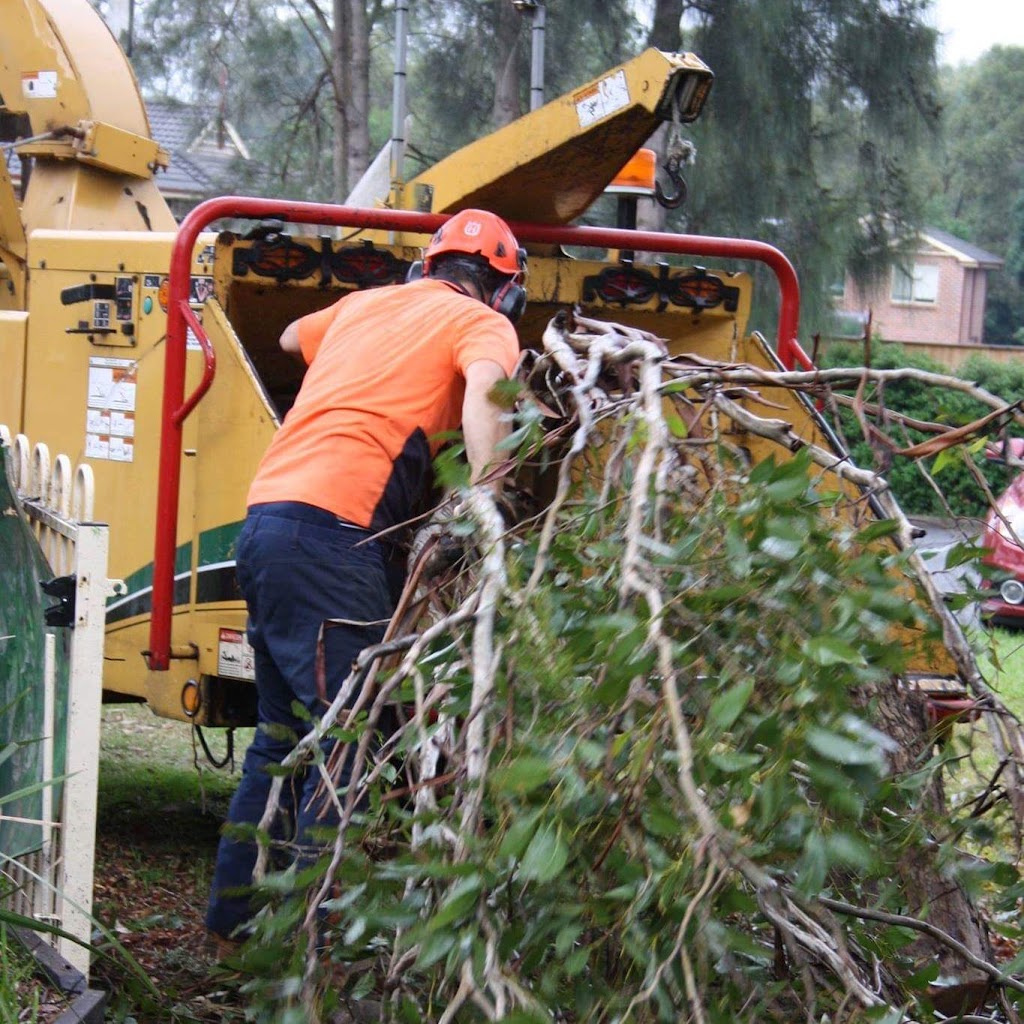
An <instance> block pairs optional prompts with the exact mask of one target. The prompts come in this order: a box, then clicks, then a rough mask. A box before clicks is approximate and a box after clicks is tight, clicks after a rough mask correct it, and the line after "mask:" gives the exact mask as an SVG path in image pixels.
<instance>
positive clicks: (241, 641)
mask: <svg viewBox="0 0 1024 1024" xmlns="http://www.w3.org/2000/svg"><path fill="white" fill-rule="evenodd" d="M217 675H219V676H224V677H225V678H227V679H255V678H256V662H255V658H254V656H253V653H252V648H251V647H250V646H249V644H248V643H247V642H246V639H245V633H244V632H243V631H242V630H240V629H224V628H223V627H222V628H221V630H220V637H219V639H218V642H217Z"/></svg>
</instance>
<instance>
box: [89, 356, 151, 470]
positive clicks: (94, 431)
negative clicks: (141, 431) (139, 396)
mask: <svg viewBox="0 0 1024 1024" xmlns="http://www.w3.org/2000/svg"><path fill="white" fill-rule="evenodd" d="M137 376H138V366H137V364H136V362H135V360H133V359H110V358H107V357H105V356H93V357H92V358H91V359H90V360H89V394H88V397H87V400H86V406H87V408H86V415H85V455H86V458H89V459H108V460H109V461H111V462H133V461H134V460H135V441H134V438H135V389H136V385H137Z"/></svg>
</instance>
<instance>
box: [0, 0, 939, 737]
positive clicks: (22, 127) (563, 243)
mask: <svg viewBox="0 0 1024 1024" xmlns="http://www.w3.org/2000/svg"><path fill="white" fill-rule="evenodd" d="M711 82H712V75H711V71H710V70H709V69H708V68H707V67H706V66H705V65H704V64H703V63H702V62H701V61H700V60H699V59H698V58H697V57H695V56H694V55H692V54H667V53H662V52H660V51H657V50H653V49H652V50H647V51H645V52H643V53H641V54H640V55H639V56H637V57H636V58H634V59H632V60H629V61H627V62H626V63H624V64H622V65H620V66H619V67H615V68H612V69H610V70H608V71H607V72H605V73H604V74H602V75H601V76H600V77H599V78H598V79H596V80H595V81H593V82H590V83H587V84H585V85H583V86H581V87H580V88H579V89H577V90H574V91H573V92H570V93H568V94H566V95H564V96H561V97H559V98H557V99H555V100H553V101H551V102H549V103H547V104H546V105H543V106H541V107H539V108H538V109H536V110H534V111H532V112H531V113H530V114H528V115H526V116H524V117H522V118H521V119H519V120H518V121H516V122H514V123H513V124H511V125H509V126H507V127H505V128H503V129H501V130H499V131H496V132H494V133H493V134H491V135H489V136H487V137H486V138H483V139H481V140H479V141H477V142H475V143H473V144H471V145H469V146H467V147H465V148H464V149H462V150H459V151H458V152H456V153H454V154H453V155H451V156H449V157H448V158H446V159H445V160H442V161H441V162H440V163H438V164H437V165H436V166H434V167H432V168H430V169H429V170H427V171H425V172H423V173H422V174H420V175H419V176H417V177H415V178H414V179H412V180H411V181H408V182H403V181H401V180H398V179H397V178H396V179H394V180H392V185H391V190H390V194H389V195H388V197H387V198H386V200H385V201H384V203H383V204H382V205H381V206H379V207H377V208H373V209H366V208H358V209H357V208H346V207H338V206H328V205H318V204H301V203H280V202H274V201H271V200H262V199H231V198H227V199H218V200H212V201H209V202H208V203H206V204H203V205H202V206H201V207H200V208H199V209H198V210H196V211H194V212H193V213H192V214H190V215H189V217H188V218H187V219H186V221H185V222H184V223H183V224H182V225H181V227H180V228H179V227H178V226H177V225H176V224H175V222H174V219H173V217H172V216H171V214H170V212H169V210H168V208H167V205H166V203H165V201H164V199H163V198H162V196H161V194H160V191H159V189H158V180H159V174H160V171H161V169H162V168H164V167H165V166H166V164H167V159H168V158H167V154H166V153H165V152H164V151H163V150H162V149H161V148H160V146H159V145H158V144H157V143H156V142H155V141H154V140H153V139H152V136H151V132H150V129H149V123H148V120H147V115H146V110H145V105H144V103H143V101H142V99H141V97H140V95H139V90H138V87H137V84H136V82H135V78H134V75H133V74H132V71H131V68H130V66H129V64H128V62H127V60H126V58H125V56H124V54H123V53H122V52H121V50H120V48H119V46H118V44H117V42H116V41H115V40H114V38H113V36H112V35H111V34H110V32H109V30H108V29H107V28H106V26H105V25H104V24H103V22H102V21H101V19H100V18H99V17H98V15H96V13H95V12H94V11H93V10H92V8H91V7H90V6H89V4H88V3H87V0H0V99H2V106H0V143H3V145H4V146H5V150H4V152H5V154H6V152H7V151H8V150H9V149H10V148H12V147H13V149H14V151H15V152H16V153H17V155H18V157H19V160H20V164H21V168H22V181H21V187H20V189H19V190H18V191H17V192H16V190H15V188H14V185H13V184H12V181H11V178H10V175H9V174H8V171H7V169H6V161H5V160H0V366H2V368H3V371H2V373H0V423H4V424H6V427H7V432H8V435H9V440H8V443H9V444H10V445H12V446H13V447H14V453H13V454H14V456H15V457H16V458H21V459H24V460H30V459H31V458H32V452H33V446H35V445H36V444H40V443H42V444H45V445H46V446H47V448H48V449H49V450H50V451H52V452H57V451H59V452H65V453H67V454H68V455H69V456H70V457H71V458H72V459H77V460H79V461H85V462H88V464H89V465H91V467H92V469H93V471H94V474H95V484H96V515H97V518H98V519H101V520H103V521H106V522H108V523H109V524H110V537H111V549H110V575H111V576H112V577H120V578H122V579H123V580H124V581H125V583H126V592H125V593H124V594H123V595H122V596H118V597H115V598H112V599H111V600H110V602H109V604H108V608H107V631H106V647H105V669H104V676H103V687H104V691H105V694H107V695H108V696H109V697H110V698H111V699H136V700H144V701H146V702H148V704H149V705H150V707H151V708H152V709H153V710H154V711H155V712H156V713H158V714H160V715H165V716H170V717H175V718H180V719H185V720H191V721H192V722H194V723H196V724H201V725H207V724H210V725H234V724H243V723H247V722H251V721H253V720H254V709H255V694H254V687H253V686H252V682H251V680H252V666H251V662H250V660H249V656H248V649H247V646H246V644H245V635H244V630H245V607H244V604H243V602H242V601H241V599H240V597H239V594H238V591H237V587H236V585H235V580H234V561H233V547H234V543H235V538H236V535H237V532H238V529H239V527H240V523H241V520H242V518H243V516H244V514H245V497H246V492H247V489H248V486H249V482H250V480H251V479H252V477H253V474H254V471H255V469H256V466H257V463H258V461H259V459H260V457H261V455H262V454H263V452H264V450H265V449H266V447H267V444H268V442H269V441H270V439H271V436H272V435H273V433H274V431H275V429H276V428H277V426H278V424H279V423H280V422H281V419H282V418H283V416H284V414H285V413H286V412H287V409H288V408H289V405H290V402H291V400H292V399H293V397H294V395H295V393H296V390H297V388H298V386H299V384H300V381H301V369H300V368H299V367H298V366H297V365H296V364H295V363H294V362H293V361H292V360H290V359H289V358H287V357H286V356H284V355H283V354H282V353H281V351H280V349H279V347H278V338H279V336H280V334H281V331H282V329H283V328H284V327H285V325H286V324H288V323H289V322H290V321H291V320H293V319H294V318H295V317H297V316H300V315H302V314H305V313H308V312H310V311H312V310H314V309H317V308H320V307H323V306H325V305H327V304H328V303H330V302H333V301H335V300H336V299H337V298H338V297H339V296H340V295H342V294H344V293H345V292H346V291H350V290H353V289H357V288H367V287H374V286H375V285H380V284H384V283H394V282H398V281H401V280H403V279H404V277H405V274H406V272H407V270H408V267H409V265H410V263H411V262H412V261H414V260H415V259H417V258H418V257H419V251H420V247H421V246H423V245H424V244H425V242H426V239H427V237H428V236H429V233H430V232H432V231H433V230H434V229H435V228H436V227H437V226H438V225H439V224H440V223H441V222H443V219H444V218H445V217H446V216H449V215H451V214H452V213H455V212H457V211H458V210H461V209H465V208H469V207H478V208H486V209H489V210H493V211H494V212H496V213H498V214H500V215H501V216H503V217H504V218H506V219H507V220H508V221H509V222H510V223H511V224H512V226H513V229H514V230H515V231H516V233H517V236H518V237H519V239H520V240H521V241H522V242H523V244H525V246H526V247H527V249H528V252H529V274H528V278H527V288H528V293H529V304H528V307H527V311H526V314H525V315H524V317H523V319H522V321H521V323H520V325H519V333H520V338H521V342H522V345H523V346H524V347H536V346H538V345H539V342H540V337H541V334H542V332H543V330H544V327H545V326H546V324H547V323H548V321H549V320H550V319H551V317H552V316H553V315H554V314H555V313H556V312H557V311H559V310H560V309H565V308H571V307H573V306H579V307H580V308H581V309H582V310H583V312H584V313H586V314H587V315H590V316H596V317H601V316H606V317H611V318H613V319H615V320H617V321H618V322H620V323H624V324H629V325H634V326H637V327H641V328H644V329H646V330H649V331H652V332H654V333H656V334H657V335H659V336H661V337H663V338H666V339H668V344H669V349H670V351H672V352H682V351H686V352H692V353H695V354H697V355H700V356H705V357H708V358H711V359H717V360H731V361H737V362H739V361H745V362H749V363H752V364H754V365H758V366H763V367H767V368H772V369H774V368H778V367H779V366H780V365H782V364H785V365H790V366H792V365H795V364H798V363H802V364H803V365H807V359H806V356H805V355H804V354H803V352H802V350H801V349H800V347H799V345H798V343H797V341H796V332H797V317H798V306H799V292H798V287H797V282H796V277H795V274H794V273H793V269H792V267H791V265H790V264H789V262H788V261H787V260H786V258H785V257H784V256H783V255H782V254H781V253H779V252H778V251H777V250H775V249H773V248H772V247H771V246H768V245H765V244H763V243H759V242H756V241H747V240H742V239H721V238H718V239H716V238H703V237H694V236H684V235H671V234H661V233H643V232H631V231H628V230H625V229H607V230H605V229H600V228H577V227H571V226H570V225H571V224H572V222H573V221H574V220H575V219H576V218H578V217H579V216H580V215H581V214H583V213H584V212H585V211H586V210H587V209H588V208H589V207H590V206H591V204H593V203H594V201H595V200H597V199H598V198H599V197H600V196H601V195H602V194H603V192H604V191H605V189H606V188H607V187H608V185H609V184H610V183H611V182H612V181H613V179H614V178H615V177H616V175H617V173H618V172H619V171H620V169H622V168H623V166H624V165H626V163H627V161H629V159H630V158H631V157H632V156H633V155H634V153H635V152H636V151H637V150H638V148H639V147H641V146H642V145H643V144H644V142H645V141H646V140H647V139H648V138H649V137H650V136H651V135H652V133H653V132H654V131H655V130H656V129H657V128H658V127H659V125H661V124H663V123H666V122H668V123H670V124H671V123H674V124H675V125H676V126H677V127H678V125H680V124H682V123H685V122H688V121H691V120H693V119H694V118H696V117H697V116H698V115H699V114H700V111H701V108H702V106H703V104H704V101H705V99H706V97H707V95H708V92H709V90H710V87H711ZM225 219H228V221H227V222H229V223H230V224H231V225H233V226H236V225H238V224H239V223H242V222H245V223H247V224H248V225H249V226H248V227H247V228H243V229H241V230H231V231H221V232H220V233H219V234H213V233H209V229H210V228H212V227H214V226H216V224H217V222H218V221H219V222H220V223H221V224H223V223H225ZM275 222H282V223H275ZM284 222H287V223H306V224H314V225H321V226H324V227H327V228H332V229H333V228H338V227H341V228H344V229H345V230H344V231H343V232H337V231H334V230H330V231H326V232H325V233H323V234H321V235H319V236H318V235H315V234H313V235H310V234H309V233H308V232H307V233H298V232H295V233H289V232H287V231H285V230H284V228H283V226H282V224H283V223H284ZM577 246H586V247H589V248H587V249H586V250H585V251H587V252H593V251H605V252H607V253H608V256H607V258H606V259H603V260H598V259H592V258H574V257H573V256H571V255H569V253H568V252H567V249H568V248H569V247H577ZM577 251H584V250H577ZM634 252H643V253H648V254H650V253H653V254H656V255H655V257H653V258H652V259H651V261H650V262H648V263H641V262H639V261H634V260H633V259H631V258H627V257H629V256H631V255H632V253H634ZM657 254H665V255H666V256H670V257H672V258H671V259H664V260H663V259H658V258H657ZM708 259H746V260H751V261H760V262H762V263H764V264H766V265H768V266H769V267H770V269H771V270H772V271H773V272H774V273H775V275H776V277H777V279H778V282H779V287H780V291H781V299H782V303H781V309H782V313H781V317H780V321H779V324H778V329H777V331H776V332H775V338H774V339H773V340H774V347H773V346H772V345H770V344H769V343H768V342H767V341H766V340H765V338H763V337H762V336H761V335H760V334H758V333H756V332H752V331H750V329H749V327H748V318H749V312H750V305H751V278H750V276H749V275H748V274H747V273H730V272H717V271H714V270H712V269H708V266H707V263H706V261H707V260H708ZM696 261H699V265H697V262H696ZM779 401H780V402H783V403H785V404H786V410H785V412H784V413H782V414H781V415H785V416H786V417H787V419H788V420H790V421H791V422H792V423H793V424H794V426H795V429H797V430H798V431H799V432H800V433H801V434H803V435H804V436H806V437H808V438H812V437H813V438H818V439H821V438H823V437H825V436H826V434H827V429H826V428H825V426H824V424H823V422H822V421H821V420H820V419H819V418H818V417H817V415H816V413H815V410H814V408H813V407H812V406H811V405H809V404H807V403H806V402H804V401H803V400H802V399H801V398H800V397H799V396H797V395H794V394H792V393H790V392H784V393H783V394H782V397H781V398H779ZM760 444H761V443H760V442H759V441H758V439H756V438H749V448H750V450H751V452H752V454H753V456H754V458H757V455H758V452H759V450H760ZM922 671H926V672H928V673H931V674H934V675H936V676H953V675H954V674H955V673H954V670H953V667H952V664H951V662H950V659H949V656H948V654H947V653H946V652H945V650H944V649H943V648H942V647H937V648H936V649H935V650H934V651H932V652H931V654H930V655H929V657H928V664H927V665H923V666H922Z"/></svg>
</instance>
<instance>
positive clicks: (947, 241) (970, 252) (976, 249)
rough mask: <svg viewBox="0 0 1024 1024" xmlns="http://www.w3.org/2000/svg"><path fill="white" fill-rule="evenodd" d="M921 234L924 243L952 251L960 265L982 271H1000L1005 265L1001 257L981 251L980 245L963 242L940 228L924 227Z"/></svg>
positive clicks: (984, 250)
mask: <svg viewBox="0 0 1024 1024" xmlns="http://www.w3.org/2000/svg"><path fill="white" fill-rule="evenodd" d="M921 234H922V236H923V237H924V239H925V241H929V242H933V243H937V244H938V245H939V247H940V248H943V249H952V250H953V251H954V255H956V257H957V258H958V259H959V260H960V262H961V263H968V264H972V265H976V266H978V267H981V268H982V269H984V270H1000V269H1001V268H1002V267H1003V265H1004V263H1005V260H1004V259H1003V258H1002V257H1001V256H996V254H995V253H991V252H989V251H988V250H987V249H982V248H981V246H980V245H972V244H971V243H970V242H965V241H964V240H963V239H962V238H957V237H956V235H951V234H950V233H949V232H948V231H943V230H942V229H941V228H933V227H926V228H924V229H923V230H922V232H921Z"/></svg>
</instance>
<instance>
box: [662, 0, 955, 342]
mask: <svg viewBox="0 0 1024 1024" xmlns="http://www.w3.org/2000/svg"><path fill="white" fill-rule="evenodd" d="M927 7H928V0H835V2H832V3H829V4H821V3H818V2H815V0H757V2H754V0H716V2H715V3H707V2H705V0H656V2H655V5H654V8H653V21H652V23H651V25H652V29H651V36H650V39H651V41H652V43H654V45H658V46H661V47H668V46H675V45H676V44H677V38H679V37H677V36H676V34H675V33H676V32H677V31H678V30H679V27H680V18H682V26H683V30H682V33H681V46H682V48H683V49H688V50H693V51H695V52H696V53H697V54H698V55H699V56H701V57H702V58H703V59H704V60H705V61H706V62H707V63H708V64H709V65H710V66H711V68H712V70H713V71H714V72H715V76H716V80H715V86H714V88H713V90H712V94H711V99H710V101H709V103H708V106H707V109H706V112H705V114H704V116H703V118H702V119H701V120H700V121H699V122H697V123H696V124H695V125H694V126H693V128H692V130H690V131H689V132H688V133H687V134H688V135H689V136H690V137H692V139H693V141H694V142H695V143H696V145H697V163H696V165H695V167H693V168H692V169H690V171H689V172H688V174H687V178H688V179H689V184H690V190H689V198H688V200H687V203H686V206H685V207H684V209H683V210H682V211H681V212H680V213H679V214H676V215H673V216H671V217H670V223H672V224H673V225H674V226H676V227H678V228H682V229H684V230H687V231H694V232H698V233H700V232H703V233H708V234H721V235H725V234H729V235H745V236H753V237H757V238H761V239H764V240H767V241H771V242H774V243H776V244H778V245H780V247H782V248H783V249H784V250H785V251H786V252H787V254H788V255H789V256H790V257H791V258H792V259H793V261H794V262H795V264H796V265H797V269H798V271H799V272H800V276H801V280H802V283H803V285H804V293H805V308H806V315H805V323H806V325H807V326H808V327H809V328H811V329H813V328H814V327H816V326H819V325H821V324H823V323H824V322H825V320H826V318H827V315H828V312H829V303H828V295H829V286H830V285H831V284H832V283H833V282H834V281H835V280H836V279H837V278H839V277H840V276H841V274H842V272H843V269H844V267H845V266H850V267H851V268H852V269H853V270H854V271H855V272H857V273H858V274H859V275H861V276H865V277H866V276H870V274H871V273H872V272H878V271H880V269H881V268H882V267H884V266H885V265H887V263H888V261H889V260H891V259H892V258H893V255H894V252H896V251H898V250H899V247H900V242H901V241H905V240H906V239H907V238H910V237H912V236H913V234H914V228H915V227H916V225H917V224H918V223H919V222H920V218H921V208H922V198H921V191H922V190H921V188H920V182H919V176H918V174H917V161H918V159H919V153H920V147H921V146H922V145H923V144H925V143H926V142H927V140H928V139H929V137H930V134H931V133H932V132H933V131H934V130H935V127H936V125H937V123H938V115H939V105H938V102H937V98H936V67H935V40H936V33H935V31H934V29H932V28H930V27H928V26H927V25H926V24H925V22H924V20H923V16H924V13H925V11H926V9H927Z"/></svg>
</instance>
